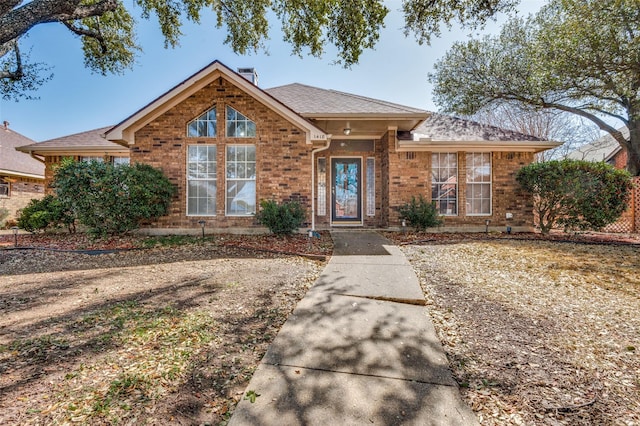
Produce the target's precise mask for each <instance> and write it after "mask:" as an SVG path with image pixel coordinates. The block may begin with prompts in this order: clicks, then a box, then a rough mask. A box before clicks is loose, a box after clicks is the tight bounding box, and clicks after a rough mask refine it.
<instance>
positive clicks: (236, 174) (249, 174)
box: [226, 145, 256, 216]
mask: <svg viewBox="0 0 640 426" xmlns="http://www.w3.org/2000/svg"><path fill="white" fill-rule="evenodd" d="M226 166H227V215H229V216H245V215H250V214H254V213H255V212H256V147H255V145H227V163H226Z"/></svg>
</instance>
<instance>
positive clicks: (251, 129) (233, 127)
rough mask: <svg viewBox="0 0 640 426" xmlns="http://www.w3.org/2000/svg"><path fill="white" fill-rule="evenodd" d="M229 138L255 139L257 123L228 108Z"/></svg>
mask: <svg viewBox="0 0 640 426" xmlns="http://www.w3.org/2000/svg"><path fill="white" fill-rule="evenodd" d="M227 137H228V138H255V137H256V123H254V122H253V121H251V120H249V119H248V118H247V117H245V116H244V115H242V114H240V113H239V112H238V111H236V110H235V109H233V108H231V107H230V106H227Z"/></svg>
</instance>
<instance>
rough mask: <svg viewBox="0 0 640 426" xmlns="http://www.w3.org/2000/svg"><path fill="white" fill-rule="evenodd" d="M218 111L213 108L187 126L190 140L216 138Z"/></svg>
mask: <svg viewBox="0 0 640 426" xmlns="http://www.w3.org/2000/svg"><path fill="white" fill-rule="evenodd" d="M217 122H218V121H217V119H216V109H215V108H211V109H210V110H209V111H207V112H205V113H204V114H202V115H201V116H200V117H198V118H196V119H195V120H193V121H190V122H189V124H188V125H187V136H188V137H190V138H215V137H216V123H217Z"/></svg>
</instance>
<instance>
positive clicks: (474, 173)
mask: <svg viewBox="0 0 640 426" xmlns="http://www.w3.org/2000/svg"><path fill="white" fill-rule="evenodd" d="M490 214H491V153H489V152H480V153H478V152H469V153H467V215H469V216H474V215H490Z"/></svg>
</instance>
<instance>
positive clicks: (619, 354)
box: [404, 240, 640, 425]
mask: <svg viewBox="0 0 640 426" xmlns="http://www.w3.org/2000/svg"><path fill="white" fill-rule="evenodd" d="M404 250H405V253H406V254H407V256H408V257H409V259H410V260H411V261H412V263H413V264H414V267H415V269H416V271H417V272H418V275H419V277H420V279H421V282H422V285H423V287H424V290H425V294H426V296H427V299H428V301H429V303H430V311H431V313H432V316H433V319H434V322H435V325H436V328H437V329H438V332H439V335H440V338H441V340H442V342H443V345H444V346H445V350H446V352H447V354H448V356H449V360H450V363H451V367H452V370H453V372H454V376H455V378H456V379H457V381H458V383H459V384H460V385H461V391H462V394H463V397H464V398H465V400H466V401H467V403H468V404H469V405H470V406H471V407H472V408H473V410H474V411H475V412H476V414H477V416H478V418H479V419H480V421H481V422H482V423H483V424H487V425H492V424H539V425H556V424H571V425H574V424H585V425H587V424H588V425H593V424H614V425H617V424H620V425H637V424H640V360H639V351H640V248H639V247H637V246H635V247H634V246H606V245H586V244H572V243H554V242H544V241H506V240H505V241H484V242H477V241H476V242H458V243H452V244H440V245H430V246H426V245H425V246H405V247H404Z"/></svg>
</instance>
